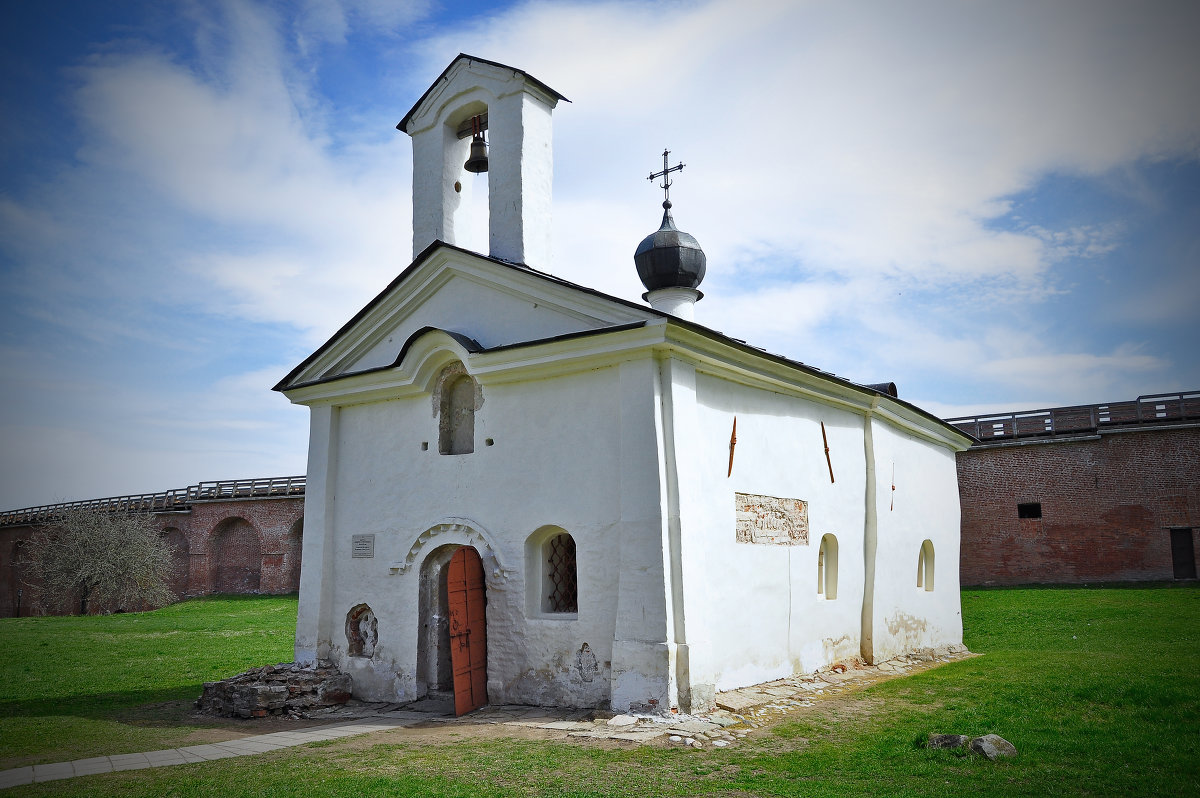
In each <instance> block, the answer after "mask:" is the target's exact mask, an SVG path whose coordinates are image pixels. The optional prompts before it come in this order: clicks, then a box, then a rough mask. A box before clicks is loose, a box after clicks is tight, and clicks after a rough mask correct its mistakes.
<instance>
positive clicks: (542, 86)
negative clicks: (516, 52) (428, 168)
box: [396, 53, 571, 130]
mask: <svg viewBox="0 0 1200 798" xmlns="http://www.w3.org/2000/svg"><path fill="white" fill-rule="evenodd" d="M464 59H465V60H467V61H478V62H479V63H481V64H487V65H488V66H494V67H499V68H500V69H511V70H512V71H513V72H514V73H515V74H517V75H524V76H525V79H526V80H528V81H529V82H530V83H532V84H533V85H535V86H537V87H538V88H539V89H541V90H542V91H544V92H546V93H547V94H549V95H550V96H552V97H554V98H555V99H558V100H567V98H566V97H564V96H563V95H561V94H559V93H558V92H557V91H555V90H554V89H552V88H550V87H549V86H547V85H546V84H545V83H542V82H541V81H540V80H538V79H537V78H535V77H534V76H533V75H530V74H529V73H528V72H526V71H525V70H523V69H517V68H516V67H513V66H509V65H508V64H501V63H500V62H498V61H489V60H488V59H486V58H479V57H478V56H474V55H467V54H466V53H459V54H458V55H457V56H456V57H455V59H454V60H453V61H451V62H450V65H449V66H447V67H446V68H445V69H443V70H442V74H440V75H438V77H437V80H435V81H434V82H433V83H431V84H430V85H429V88H428V89H426V90H425V93H424V94H422V95H421V98H420V99H419V100H417V101H416V103H414V104H413V107H412V108H409V109H408V113H407V114H405V115H404V118H403V119H401V120H400V122H399V123H398V124H397V125H396V130H405V128H406V127H407V126H408V122H409V120H410V119H412V118H413V116H414V115H415V114H416V113H417V109H418V108H420V107H421V103H423V102H425V98H426V97H428V96H429V95H430V94H431V93H432V92H433V90H434V89H436V88H437V87H438V84H440V83H441V82H442V80H444V79H445V77H446V75H448V74H449V73H450V70H451V69H453V68H454V65H455V64H457V63H458V62H459V61H462V60H464ZM567 102H571V101H570V100H567Z"/></svg>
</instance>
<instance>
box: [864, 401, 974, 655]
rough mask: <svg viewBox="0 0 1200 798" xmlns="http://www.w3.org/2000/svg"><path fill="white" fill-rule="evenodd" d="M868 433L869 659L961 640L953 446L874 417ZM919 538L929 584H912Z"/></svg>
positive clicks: (955, 480) (958, 515)
mask: <svg viewBox="0 0 1200 798" xmlns="http://www.w3.org/2000/svg"><path fill="white" fill-rule="evenodd" d="M871 437H872V442H873V448H874V452H875V464H874V467H875V481H876V484H877V489H876V492H875V497H876V498H875V514H876V518H877V528H878V532H877V536H876V552H875V588H874V595H873V599H872V607H871V611H870V613H869V615H870V618H871V627H872V628H871V644H872V645H871V647H872V652H871V653H872V655H873V660H874V661H875V662H883V661H886V660H888V659H890V658H892V657H894V656H897V655H899V654H902V653H905V652H906V651H912V650H914V649H920V648H932V647H937V646H944V645H957V644H961V643H962V611H961V601H960V596H959V583H958V561H959V525H960V513H959V504H958V473H957V470H956V468H955V459H954V452H953V451H952V450H950V449H949V448H946V447H942V446H937V445H935V444H933V443H930V442H928V441H926V440H923V439H921V438H918V437H916V436H914V435H912V434H911V433H908V432H905V431H904V430H901V429H899V428H897V427H896V426H894V425H892V424H889V423H887V422H886V421H884V420H881V419H874V420H873V421H872V424H871ZM893 467H894V469H895V480H896V481H895V485H896V490H895V494H894V496H893V492H892V489H891V486H892V484H893V483H892V472H893ZM893 501H894V504H893ZM893 507H894V509H893ZM926 539H928V540H930V541H931V542H932V543H933V547H934V555H935V556H934V589H933V590H932V591H929V590H926V589H925V588H924V586H922V587H917V559H918V555H919V553H920V550H921V543H922V541H924V540H926Z"/></svg>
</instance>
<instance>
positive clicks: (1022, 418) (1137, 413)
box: [946, 391, 1200, 443]
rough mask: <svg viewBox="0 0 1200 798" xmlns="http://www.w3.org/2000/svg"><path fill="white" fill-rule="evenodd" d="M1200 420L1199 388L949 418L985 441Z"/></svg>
mask: <svg viewBox="0 0 1200 798" xmlns="http://www.w3.org/2000/svg"><path fill="white" fill-rule="evenodd" d="M1188 421H1200V391H1187V392H1184V393H1157V394H1148V395H1146V396H1139V397H1138V398H1137V399H1135V400H1133V401H1131V402H1109V403H1108V404H1097V405H1077V406H1075V407H1053V408H1048V409H1046V410H1028V411H1024V412H1020V413H997V414H992V415H983V416H963V417H961V418H948V419H946V422H947V423H948V424H953V425H954V426H956V427H958V428H959V429H961V430H962V431H963V432H966V433H968V434H970V435H974V436H975V437H976V438H978V439H979V440H980V441H983V442H984V443H986V442H988V441H992V440H997V439H1000V440H1004V439H1010V440H1011V439H1016V438H1037V437H1044V438H1049V437H1054V436H1056V435H1071V434H1082V433H1088V432H1096V431H1098V430H1101V429H1105V428H1110V427H1136V426H1141V425H1156V424H1181V423H1186V422H1188Z"/></svg>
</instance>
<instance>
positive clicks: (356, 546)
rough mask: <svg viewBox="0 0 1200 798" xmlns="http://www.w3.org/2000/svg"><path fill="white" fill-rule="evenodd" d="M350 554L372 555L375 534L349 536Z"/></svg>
mask: <svg viewBox="0 0 1200 798" xmlns="http://www.w3.org/2000/svg"><path fill="white" fill-rule="evenodd" d="M350 556H351V557H366V558H370V557H374V556H375V536H374V535H354V536H353V537H351V538H350Z"/></svg>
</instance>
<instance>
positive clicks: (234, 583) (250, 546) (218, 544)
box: [208, 518, 262, 593]
mask: <svg viewBox="0 0 1200 798" xmlns="http://www.w3.org/2000/svg"><path fill="white" fill-rule="evenodd" d="M208 572H209V576H210V582H209V584H210V585H211V586H212V592H214V593H257V592H258V589H259V583H260V580H261V578H262V543H261V542H260V541H259V539H258V533H257V532H255V531H254V527H252V526H251V525H250V522H249V521H247V520H246V519H244V518H227V519H225V520H224V521H222V522H221V523H220V524H218V525H217V528H216V529H215V530H213V534H212V539H211V540H210V541H209V545H208Z"/></svg>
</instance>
